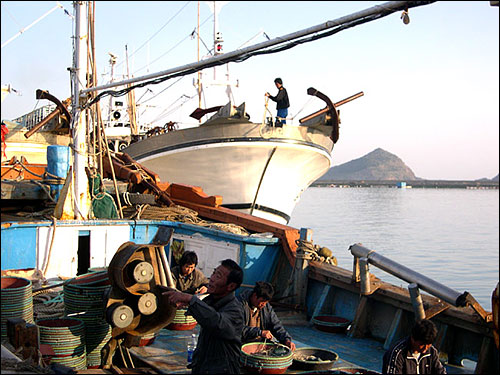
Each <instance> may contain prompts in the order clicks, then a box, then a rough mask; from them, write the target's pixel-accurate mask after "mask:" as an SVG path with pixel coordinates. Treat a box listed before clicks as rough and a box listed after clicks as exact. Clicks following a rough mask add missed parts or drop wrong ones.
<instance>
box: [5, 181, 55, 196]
mask: <svg viewBox="0 0 500 375" xmlns="http://www.w3.org/2000/svg"><path fill="white" fill-rule="evenodd" d="M46 187H47V189H48V190H49V191H50V187H49V186H48V185H46ZM2 199H23V200H27V199H30V200H47V199H49V196H48V194H47V193H46V192H45V190H43V188H41V187H40V186H39V185H36V184H35V183H33V182H30V181H2Z"/></svg>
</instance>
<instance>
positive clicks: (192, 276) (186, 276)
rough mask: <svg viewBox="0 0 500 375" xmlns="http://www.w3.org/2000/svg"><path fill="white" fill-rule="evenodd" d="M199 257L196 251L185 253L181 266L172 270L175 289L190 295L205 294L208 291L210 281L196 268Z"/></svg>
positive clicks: (180, 262)
mask: <svg viewBox="0 0 500 375" xmlns="http://www.w3.org/2000/svg"><path fill="white" fill-rule="evenodd" d="M197 265H198V256H197V255H196V253H195V252H194V251H185V252H184V254H182V257H181V259H180V260H179V265H178V266H175V267H173V268H172V277H173V279H174V283H175V287H176V288H177V290H179V291H181V292H186V293H189V294H203V293H206V291H207V287H206V286H207V285H208V279H207V278H206V277H205V275H204V274H203V272H201V271H200V270H199V269H197V268H196V266H197Z"/></svg>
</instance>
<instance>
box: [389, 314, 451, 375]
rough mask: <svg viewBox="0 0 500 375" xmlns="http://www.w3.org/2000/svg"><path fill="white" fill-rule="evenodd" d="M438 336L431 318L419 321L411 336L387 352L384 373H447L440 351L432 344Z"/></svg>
mask: <svg viewBox="0 0 500 375" xmlns="http://www.w3.org/2000/svg"><path fill="white" fill-rule="evenodd" d="M436 336H437V329H436V326H435V325H434V323H432V322H431V321H430V320H427V319H423V320H421V321H419V322H417V323H416V324H415V325H414V326H413V329H412V331H411V335H410V337H407V338H404V339H402V340H400V341H398V342H397V343H396V344H395V345H393V346H392V347H391V348H390V349H389V350H388V351H387V352H385V354H384V358H383V363H382V374H446V369H445V368H444V367H443V365H442V364H441V362H440V361H439V352H438V350H437V349H436V348H435V347H434V346H432V343H433V342H434V340H435V339H436Z"/></svg>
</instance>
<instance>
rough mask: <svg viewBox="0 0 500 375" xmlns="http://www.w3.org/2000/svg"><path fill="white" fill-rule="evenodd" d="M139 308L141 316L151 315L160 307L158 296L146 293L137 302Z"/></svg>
mask: <svg viewBox="0 0 500 375" xmlns="http://www.w3.org/2000/svg"><path fill="white" fill-rule="evenodd" d="M137 307H138V309H139V311H140V313H141V314H144V315H151V314H152V313H154V312H155V311H156V309H157V307H158V303H157V299H156V296H155V295H154V294H153V293H145V294H143V295H142V296H141V297H140V298H139V301H138V302H137Z"/></svg>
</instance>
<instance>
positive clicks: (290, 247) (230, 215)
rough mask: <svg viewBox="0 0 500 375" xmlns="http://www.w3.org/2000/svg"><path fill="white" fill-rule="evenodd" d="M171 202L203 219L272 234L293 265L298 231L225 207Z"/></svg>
mask: <svg viewBox="0 0 500 375" xmlns="http://www.w3.org/2000/svg"><path fill="white" fill-rule="evenodd" d="M172 201H173V202H174V203H176V204H179V205H182V206H184V207H187V208H190V209H192V210H195V211H196V212H198V214H199V215H200V216H201V217H204V218H208V219H211V220H216V221H219V222H223V223H233V224H236V225H240V226H242V227H244V228H246V229H247V230H250V231H254V232H259V233H264V232H271V233H273V234H274V235H275V236H276V237H278V238H279V239H280V240H281V244H282V247H283V250H284V252H285V255H286V257H287V259H288V262H289V263H290V265H291V266H292V267H293V266H294V265H295V253H296V250H297V244H296V241H297V240H298V239H299V238H300V234H299V230H298V229H296V228H293V227H289V226H287V225H283V224H279V223H276V222H274V221H270V220H266V219H262V218H259V217H255V216H252V215H249V214H245V213H243V212H238V211H235V210H231V209H228V208H225V207H210V206H206V205H203V204H199V203H194V202H189V201H185V200H181V199H176V198H172Z"/></svg>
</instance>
